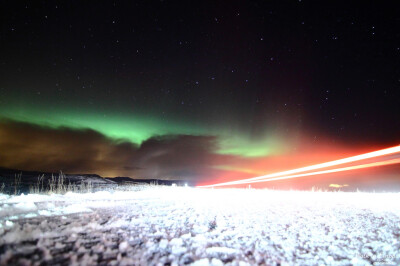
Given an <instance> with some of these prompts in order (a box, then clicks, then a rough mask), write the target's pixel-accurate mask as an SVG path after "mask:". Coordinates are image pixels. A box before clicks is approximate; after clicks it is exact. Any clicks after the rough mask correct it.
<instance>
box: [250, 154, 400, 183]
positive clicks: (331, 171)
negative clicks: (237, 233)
mask: <svg viewBox="0 0 400 266" xmlns="http://www.w3.org/2000/svg"><path fill="white" fill-rule="evenodd" d="M396 163H400V159H393V160H388V161H382V162H375V163H368V164H361V165H355V166H348V167H343V168H335V169H330V170H324V171H318V172H311V173H305V174H298V175H289V176H281V177H276V178H270V179H263V180H254V181H249V182H246V183H243V184H251V183H260V182H270V181H276V180H283V179H290V178H296V177H304V176H312V175H322V174H330V173H336V172H343V171H350V170H357V169H363V168H369V167H376V166H384V165H391V164H396Z"/></svg>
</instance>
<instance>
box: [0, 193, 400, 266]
mask: <svg viewBox="0 0 400 266" xmlns="http://www.w3.org/2000/svg"><path fill="white" fill-rule="evenodd" d="M399 202H400V193H391V194H385V193H361V192H358V193H350V192H298V191H297V192H296V191H285V192H284V191H271V190H252V189H250V190H244V189H214V190H213V189H196V188H182V187H152V188H148V189H144V190H142V191H136V192H122V191H115V192H96V193H87V194H75V193H67V194H66V195H32V194H31V195H21V196H7V195H4V194H0V256H1V257H0V264H1V265H5V264H10V265H11V264H22V265H29V264H37V265H39V264H43V265H54V264H61V265H64V264H65V265H67V264H78V265H79V264H85V265H93V264H103V265H155V264H161V265H162V264H172V265H182V264H193V265H223V264H231V265H254V264H266V265H271V264H272V265H275V264H290V265H292V264H300V265H305V264H307V265H310V264H311V265H317V264H337V265H349V264H356V265H365V264H378V263H381V264H400V254H399V250H400V242H399V241H400V204H399Z"/></svg>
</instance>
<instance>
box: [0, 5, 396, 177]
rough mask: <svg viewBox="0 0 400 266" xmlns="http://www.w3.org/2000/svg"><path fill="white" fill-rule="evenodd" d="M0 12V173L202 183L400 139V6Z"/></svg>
mask: <svg viewBox="0 0 400 266" xmlns="http://www.w3.org/2000/svg"><path fill="white" fill-rule="evenodd" d="M0 5H1V6H0V10H1V11H0V16H1V28H0V40H1V41H0V51H1V53H0V76H1V78H0V166H3V167H9V168H17V169H22V170H41V171H59V170H63V171H65V172H70V173H77V172H81V173H83V172H85V173H88V172H90V173H98V174H101V175H103V176H131V177H140V178H166V179H183V180H190V181H191V182H195V183H197V182H203V181H206V180H214V179H216V178H219V179H221V176H223V177H224V178H225V179H226V180H228V179H235V178H238V177H249V176H254V175H256V174H265V173H268V172H270V171H273V170H285V169H287V168H288V167H295V166H302V165H303V164H304V163H318V162H321V160H324V159H336V158H338V156H342V155H354V154H357V153H358V152H361V151H369V150H372V149H374V148H384V147H387V146H390V145H396V144H398V140H399V133H400V111H399V110H400V109H399V106H400V60H399V59H400V27H399V26H400V19H399V16H398V14H397V12H396V10H397V9H396V8H395V2H394V1H393V2H385V3H382V2H381V1H368V2H365V3H363V5H358V4H357V3H356V2H354V3H349V2H339V1H324V2H321V1H307V0H302V1H168V0H164V1H67V2H65V1H50V2H32V1H8V2H2V3H1V4H0ZM225 179H224V180H225Z"/></svg>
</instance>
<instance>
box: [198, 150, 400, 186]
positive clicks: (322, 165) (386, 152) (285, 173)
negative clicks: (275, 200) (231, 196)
mask: <svg viewBox="0 0 400 266" xmlns="http://www.w3.org/2000/svg"><path fill="white" fill-rule="evenodd" d="M398 152H400V145H399V146H394V147H391V148H386V149H382V150H377V151H373V152H368V153H364V154H360V155H356V156H352V157H347V158H343V159H339V160H335V161H330V162H325V163H320V164H315V165H310V166H306V167H301V168H296V169H292V170H288V171H283V172H278V173H273V174H268V175H263V176H258V177H253V178H247V179H242V180H237V181H231V182H224V183H218V184H213V185H206V186H198V187H203V188H206V187H219V186H229V185H238V184H249V183H256V182H253V181H256V180H262V181H260V182H266V181H267V180H268V181H269V180H271V181H272V180H279V179H276V178H277V177H284V176H288V175H291V174H296V173H301V172H306V171H311V170H317V169H322V168H327V167H331V166H337V165H341V164H346V163H352V162H357V161H361V160H365V159H370V158H375V157H380V156H384V155H389V154H394V153H398ZM369 167H372V166H369ZM346 168H348V167H346ZM364 168H365V167H364ZM341 169H343V168H341ZM357 169H358V168H357ZM332 170H335V169H332ZM332 170H328V171H332ZM350 170H351V169H350ZM345 171H348V170H345ZM266 179H267V180H266ZM280 179H284V178H280Z"/></svg>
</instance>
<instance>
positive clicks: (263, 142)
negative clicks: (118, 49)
mask: <svg viewBox="0 0 400 266" xmlns="http://www.w3.org/2000/svg"><path fill="white" fill-rule="evenodd" d="M0 117H3V118H6V119H11V120H15V121H20V122H27V123H31V124H34V125H38V126H44V127H51V128H59V127H67V128H72V129H92V130H95V131H97V132H100V133H101V134H103V135H105V136H107V137H108V138H111V139H113V140H115V141H129V142H132V143H135V144H137V145H140V144H141V143H142V142H143V141H145V140H147V139H149V138H151V137H153V136H163V135H180V134H183V135H186V134H187V135H199V136H201V135H211V136H216V137H217V139H218V150H217V151H216V153H218V154H225V155H237V156H243V157H259V156H267V155H271V154H276V153H280V152H282V150H283V148H284V147H283V145H282V141H281V140H280V139H279V138H278V137H277V134H274V133H272V134H271V133H270V134H268V136H264V137H258V138H257V139H253V138H251V137H249V136H248V134H246V133H243V132H234V134H232V133H233V132H232V129H227V128H228V127H225V128H224V127H223V125H222V126H218V127H217V126H212V125H208V126H204V125H199V124H197V125H195V124H193V123H190V122H182V121H178V120H177V119H176V120H173V119H169V118H168V119H167V118H160V117H156V116H155V115H152V114H146V115H145V114H128V113H122V112H117V111H114V112H113V111H104V110H103V112H102V113H99V112H94V111H92V110H84V111H83V110H82V109H79V111H78V109H77V110H76V111H74V109H71V108H69V110H68V109H67V108H62V107H54V106H51V105H50V106H48V108H47V109H41V108H37V107H35V106H29V105H24V106H22V107H21V106H17V105H12V104H10V105H8V106H7V107H6V106H4V105H3V106H2V107H1V108H0Z"/></svg>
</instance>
